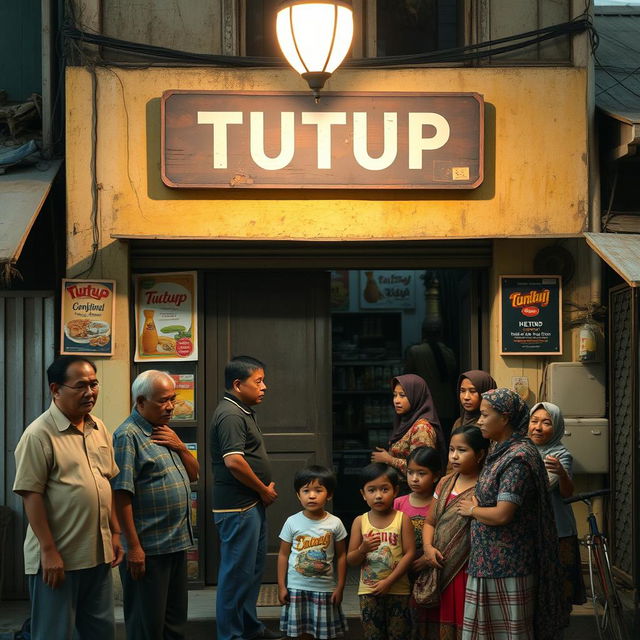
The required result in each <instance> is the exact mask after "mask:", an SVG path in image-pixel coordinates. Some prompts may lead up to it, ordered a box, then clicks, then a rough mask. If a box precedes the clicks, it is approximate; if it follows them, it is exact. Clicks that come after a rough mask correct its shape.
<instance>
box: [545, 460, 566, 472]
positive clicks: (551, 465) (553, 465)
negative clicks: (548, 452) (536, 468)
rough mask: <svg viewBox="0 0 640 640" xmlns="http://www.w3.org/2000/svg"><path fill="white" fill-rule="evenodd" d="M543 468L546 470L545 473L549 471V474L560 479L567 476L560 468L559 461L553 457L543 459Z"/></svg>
mask: <svg viewBox="0 0 640 640" xmlns="http://www.w3.org/2000/svg"><path fill="white" fill-rule="evenodd" d="M544 466H545V468H546V469H547V471H551V473H555V474H556V475H557V476H560V477H561V476H566V475H567V471H566V469H565V468H564V467H563V466H562V463H561V462H560V460H559V459H558V458H556V457H554V456H547V457H546V458H545V459H544Z"/></svg>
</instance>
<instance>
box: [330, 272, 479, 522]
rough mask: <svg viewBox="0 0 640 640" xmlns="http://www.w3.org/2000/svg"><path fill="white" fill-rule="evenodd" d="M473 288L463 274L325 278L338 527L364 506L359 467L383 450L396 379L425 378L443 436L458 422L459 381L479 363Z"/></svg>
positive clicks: (472, 276)
mask: <svg viewBox="0 0 640 640" xmlns="http://www.w3.org/2000/svg"><path fill="white" fill-rule="evenodd" d="M477 284H478V273H477V272H476V271H474V270H465V269H430V270H400V269H395V270H389V269H387V270H376V269H362V270H341V271H332V272H331V300H330V305H331V327H332V328H331V338H332V345H331V352H332V433H333V436H332V451H333V465H334V470H335V472H336V474H337V475H338V486H339V487H340V491H339V492H338V493H337V494H336V496H335V500H334V510H335V512H336V515H338V517H340V518H341V519H342V520H343V522H345V525H346V526H349V525H350V523H351V522H352V520H353V518H355V516H356V515H358V514H359V513H360V512H361V511H362V509H363V505H362V500H361V499H360V495H359V491H358V489H359V487H358V474H359V471H360V469H361V468H362V467H363V466H364V465H366V464H367V463H368V462H369V459H370V454H371V451H372V450H373V449H374V448H375V447H377V446H379V447H385V448H386V446H387V442H388V439H389V433H390V429H391V425H392V423H393V416H394V411H393V406H392V397H391V396H392V394H391V391H392V390H391V380H392V379H393V378H394V377H395V376H398V375H400V374H403V373H415V374H418V375H420V376H421V377H423V378H424V379H425V381H426V382H427V384H428V385H429V388H430V390H431V394H432V396H433V398H434V402H435V405H436V408H437V411H438V415H439V418H440V422H441V425H442V427H443V430H444V432H445V434H448V432H449V431H450V429H451V425H452V424H453V422H454V421H455V419H456V418H457V417H458V411H459V410H458V401H457V396H456V392H455V386H456V382H457V378H458V375H459V373H460V371H466V370H468V369H471V368H476V367H478V366H479V362H478V357H477V355H478V353H479V352H480V350H479V345H478V341H479V337H480V336H479V331H478V323H479V318H478V314H479V311H478V308H477V304H476V303H475V301H476V300H477V298H478V296H477Z"/></svg>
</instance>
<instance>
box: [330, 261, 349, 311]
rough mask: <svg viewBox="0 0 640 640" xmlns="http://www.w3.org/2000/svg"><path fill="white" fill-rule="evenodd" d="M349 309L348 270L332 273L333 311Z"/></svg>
mask: <svg viewBox="0 0 640 640" xmlns="http://www.w3.org/2000/svg"><path fill="white" fill-rule="evenodd" d="M348 308H349V272H348V271H347V270H346V269H341V270H339V271H332V272H331V310H332V311H346V310H347V309H348Z"/></svg>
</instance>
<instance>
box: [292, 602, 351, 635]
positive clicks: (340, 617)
mask: <svg viewBox="0 0 640 640" xmlns="http://www.w3.org/2000/svg"><path fill="white" fill-rule="evenodd" d="M346 630H347V621H346V619H345V617H344V614H343V613H342V607H341V606H339V605H334V604H332V603H331V591H327V592H323V591H302V590H300V589H289V604H285V605H284V606H283V607H282V613H281V614H280V631H282V632H283V633H285V634H286V635H287V636H289V637H291V638H297V637H298V636H300V635H302V634H303V633H308V634H311V635H312V636H313V637H314V638H317V640H329V639H330V638H338V637H341V636H344V632H345V631H346Z"/></svg>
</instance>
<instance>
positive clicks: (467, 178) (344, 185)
mask: <svg viewBox="0 0 640 640" xmlns="http://www.w3.org/2000/svg"><path fill="white" fill-rule="evenodd" d="M187 94H189V95H191V96H214V97H224V96H228V97H229V99H230V100H233V99H235V100H241V99H242V98H243V97H249V98H250V97H258V98H263V99H265V100H268V99H269V98H270V97H280V98H286V97H289V96H291V97H294V98H300V99H301V101H302V100H304V101H308V102H309V103H310V104H309V111H313V109H314V108H315V109H317V110H318V111H320V110H321V109H323V108H324V107H325V106H326V105H327V104H328V103H329V102H330V101H331V100H332V99H340V100H342V99H345V98H346V99H349V98H361V99H363V100H367V99H374V100H376V99H378V101H379V100H380V99H382V98H388V99H390V100H395V101H397V102H398V105H399V104H400V99H402V98H424V99H450V98H469V99H472V100H473V101H475V102H476V103H477V109H478V112H477V117H478V124H477V127H478V130H477V132H476V131H475V129H474V130H473V138H472V139H473V149H474V150H477V153H476V155H477V163H478V169H477V176H476V172H475V170H474V171H473V172H471V171H470V167H469V166H464V165H465V163H467V161H468V158H469V153H470V151H469V149H466V148H465V150H464V153H462V156H461V157H462V158H464V160H462V159H461V160H458V161H457V164H456V163H454V162H453V161H450V160H448V159H442V160H440V159H432V161H433V163H434V169H433V171H434V178H433V180H432V181H431V182H423V183H418V184H416V183H413V182H412V181H411V180H410V179H408V180H406V181H402V182H394V183H390V182H385V179H383V178H384V176H383V175H382V174H383V173H384V172H383V171H377V170H376V171H373V170H367V169H364V168H363V169H362V171H363V175H367V174H365V173H364V172H365V171H369V173H370V174H371V179H370V181H368V182H364V183H362V182H354V181H353V180H351V181H345V182H326V183H323V182H321V181H318V182H313V181H312V182H309V176H310V173H311V168H310V167H306V166H304V165H302V166H298V167H294V170H292V171H290V174H292V175H291V177H292V178H295V176H304V179H302V178H300V181H299V182H296V181H295V180H294V179H290V180H287V181H284V182H275V183H270V182H268V180H267V181H262V180H263V178H262V177H261V178H260V180H261V181H258V182H256V180H255V179H254V177H253V176H252V175H251V174H252V168H251V167H250V166H249V165H247V163H246V160H247V159H249V152H248V151H247V156H246V159H245V160H244V161H243V162H242V163H241V164H240V165H238V166H236V168H235V169H228V170H227V173H226V174H225V175H224V176H222V175H221V176H220V179H219V180H215V181H214V180H210V181H206V182H205V181H202V180H195V181H194V182H187V181H185V180H184V179H183V180H178V179H176V178H177V176H176V175H175V173H176V172H172V171H171V170H170V168H169V167H170V166H171V165H173V164H175V165H178V166H179V167H181V169H182V170H183V171H186V170H187V169H186V167H188V165H189V163H193V162H195V160H194V159H195V158H196V157H198V158H200V159H202V157H201V156H202V153H201V151H199V150H198V151H197V152H196V151H194V149H193V148H190V147H188V146H183V145H182V144H181V143H180V142H178V141H176V139H175V135H176V134H174V131H176V130H178V129H181V130H183V131H185V130H186V129H188V126H187V125H186V124H185V122H184V119H185V117H176V123H177V124H176V127H175V129H172V130H171V131H172V132H171V133H170V134H168V132H167V127H168V119H169V120H170V119H171V116H169V118H168V111H171V109H168V108H167V102H168V101H169V100H170V99H171V98H172V97H173V96H181V95H187ZM194 99H195V98H194ZM263 103H264V101H263ZM375 108H378V109H382V107H378V106H376V107H375ZM475 108H476V107H474V109H475ZM229 111H233V110H232V109H230V110H229ZM211 113H220V111H214V112H211ZM424 113H429V115H440V114H438V113H435V112H434V113H432V112H424ZM281 114H282V112H281ZM247 115H248V114H247ZM484 119H485V106H484V96H483V95H482V94H480V93H477V92H408V91H407V92H403V91H388V92H364V91H362V92H358V91H340V92H337V91H326V92H323V94H322V102H321V103H320V106H319V107H314V106H313V104H312V103H311V100H310V96H309V93H308V92H302V91H228V90H209V91H207V90H184V89H171V90H167V91H164V92H163V94H162V97H161V100H160V136H161V144H160V147H161V148H160V156H161V157H160V167H161V168H160V172H161V179H162V182H163V183H164V184H165V185H166V186H167V187H170V188H172V189H228V188H232V189H243V190H244V189H338V190H340V189H395V190H407V189H409V190H415V189H428V190H434V189H437V190H444V191H448V190H452V189H453V190H458V189H463V190H470V189H475V188H477V187H478V186H479V185H480V184H481V183H482V182H483V180H484V138H485V133H484V129H485V126H484ZM463 120H464V121H467V120H468V118H464V119H463ZM202 124H206V123H202ZM232 124H233V123H231V125H232ZM245 124H246V123H244V122H243V123H242V126H244V125H245ZM231 125H230V126H231ZM299 126H304V125H302V123H301V124H300V125H299ZM425 126H429V125H428V124H427V125H425ZM318 131H319V129H318ZM263 134H264V130H263ZM396 134H397V135H398V136H399V130H397V131H396ZM318 135H319V134H318ZM367 135H368V134H367ZM226 137H227V136H226V129H225V135H224V138H225V152H227V153H228V151H227V150H226V144H227V143H226ZM347 137H348V136H347ZM201 138H203V136H198V140H200V139H201ZM204 138H209V136H204ZM463 138H464V136H462V134H461V135H460V137H459V138H455V141H454V142H452V144H460V140H462V139H463ZM470 139H471V138H470ZM449 142H451V139H448V140H447V143H446V144H449ZM294 144H295V145H296V151H298V149H297V143H295V142H294ZM407 144H408V143H407ZM278 145H280V142H278ZM470 148H471V147H470ZM425 151H427V150H425ZM168 155H169V156H171V155H175V159H174V160H173V161H172V159H171V158H167V156H168ZM334 155H336V153H335V149H334V153H333V155H332V157H333V156H334ZM243 158H244V156H243ZM394 162H395V161H394ZM436 163H438V164H437V165H436ZM448 165H451V166H448ZM247 166H249V168H247ZM285 170H286V168H285V169H280V170H279V171H285ZM314 170H315V171H316V172H322V171H324V169H319V168H317V169H314ZM407 171H409V170H407ZM259 172H262V173H260V175H261V176H262V175H263V174H264V175H266V174H268V173H269V171H265V170H264V169H260V170H259V171H257V172H255V173H259ZM421 172H423V171H422V170H421ZM436 172H438V173H439V178H438V179H437V180H436V178H435V175H436ZM465 172H466V173H465ZM270 173H271V174H272V175H273V174H274V173H275V172H273V171H272V172H270ZM449 173H450V174H451V177H445V176H448V175H449ZM329 174H336V175H342V172H341V171H340V169H338V168H337V167H336V168H333V169H332V170H330V171H329ZM440 174H441V175H440ZM323 175H327V173H324V174H323ZM407 176H408V178H410V177H411V175H410V174H409V173H407ZM387 180H388V179H387Z"/></svg>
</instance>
